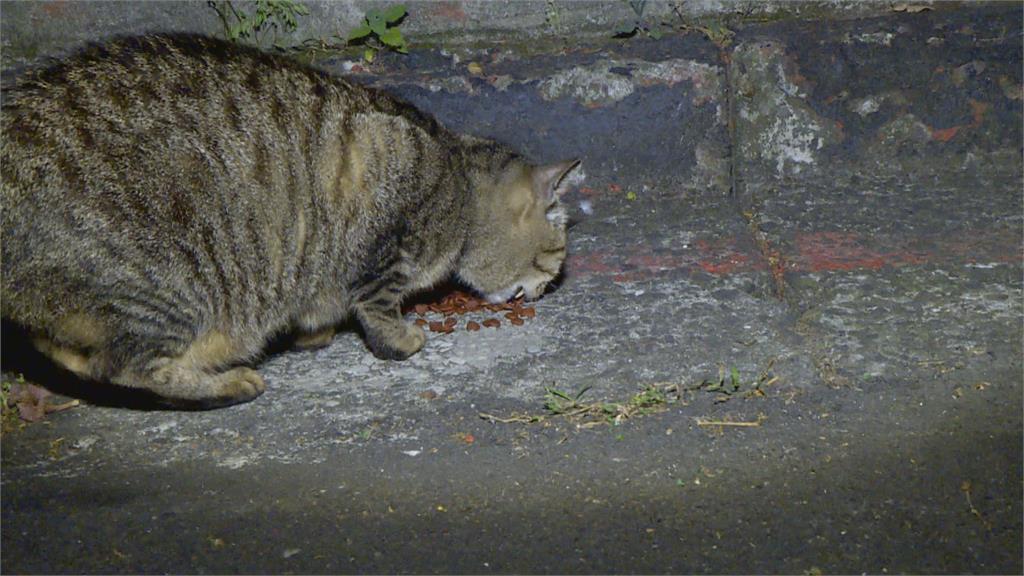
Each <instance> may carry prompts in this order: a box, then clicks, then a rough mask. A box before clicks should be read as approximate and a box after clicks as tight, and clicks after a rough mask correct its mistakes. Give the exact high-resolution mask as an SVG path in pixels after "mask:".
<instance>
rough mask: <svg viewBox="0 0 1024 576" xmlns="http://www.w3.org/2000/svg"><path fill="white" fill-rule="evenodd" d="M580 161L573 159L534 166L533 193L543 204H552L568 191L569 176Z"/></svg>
mask: <svg viewBox="0 0 1024 576" xmlns="http://www.w3.org/2000/svg"><path fill="white" fill-rule="evenodd" d="M580 162H581V161H580V159H579V158H573V159H572V160H566V161H564V162H556V163H554V164H546V165H544V166H534V168H533V193H534V194H535V195H536V196H537V198H538V199H540V200H541V201H542V202H544V203H545V204H553V203H554V202H555V200H557V199H558V198H560V197H561V196H562V194H565V193H566V191H568V190H569V186H568V179H569V175H570V174H572V172H573V171H574V170H576V169H577V168H579V166H580Z"/></svg>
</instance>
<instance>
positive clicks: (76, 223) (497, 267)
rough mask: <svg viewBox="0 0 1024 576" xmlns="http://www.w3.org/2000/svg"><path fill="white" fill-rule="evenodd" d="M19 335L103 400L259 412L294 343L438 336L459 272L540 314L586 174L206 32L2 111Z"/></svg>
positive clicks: (28, 91)
mask: <svg viewBox="0 0 1024 576" xmlns="http://www.w3.org/2000/svg"><path fill="white" fill-rule="evenodd" d="M0 146H2V148H0V176H2V190H0V191H2V208H3V212H2V225H3V229H2V260H0V267H2V270H0V272H2V280H0V281H2V313H3V316H4V318H7V319H9V320H11V321H14V322H15V323H17V324H19V325H21V326H23V327H25V328H26V329H27V330H28V331H29V332H30V334H32V338H33V343H34V345H35V346H36V347H37V348H38V349H39V350H40V351H42V352H43V353H44V354H46V355H47V356H49V357H50V358H51V359H53V360H54V361H55V362H56V363H57V364H59V365H61V366H63V367H64V368H67V369H68V370H70V371H72V372H74V373H75V374H77V375H79V376H80V377H82V378H85V379H89V380H97V381H105V382H111V383H114V384H117V385H121V386H129V387H136V388H142V389H146V390H149V391H151V392H154V393H156V394H157V395H159V396H160V397H162V398H163V399H165V400H166V401H168V402H170V403H172V404H174V405H178V406H186V407H215V406H224V405H229V404H234V403H238V402H245V401H248V400H251V399H253V398H255V397H256V396H258V395H260V394H261V393H262V392H263V391H264V389H265V384H264V382H263V379H262V378H261V377H260V375H259V374H258V373H257V372H256V371H254V370H253V369H251V368H249V367H246V366H244V364H245V363H246V362H247V361H251V360H252V359H254V358H255V357H256V356H257V355H258V354H259V353H260V352H261V350H262V349H263V348H264V347H265V345H266V343H267V341H268V339H269V338H270V337H271V336H273V335H275V334H277V333H280V332H284V331H293V330H294V331H297V332H298V333H299V334H301V336H300V337H299V338H298V343H299V345H300V346H306V347H314V346H322V345H326V344H327V343H329V342H330V340H331V338H332V337H333V335H334V327H335V326H336V325H337V324H338V323H339V322H340V321H342V320H343V319H344V318H346V317H349V316H350V315H354V316H355V318H356V319H357V320H358V322H359V323H360V324H361V326H362V328H363V330H364V333H365V338H366V343H367V345H368V346H369V348H370V350H371V351H372V352H373V353H374V354H375V355H377V356H379V357H381V358H390V359H404V358H407V357H409V356H410V355H412V354H414V353H416V352H417V351H418V350H419V349H420V348H421V347H422V346H423V344H424V340H425V335H424V333H423V331H422V329H420V328H419V327H417V326H414V325H411V324H407V323H405V322H404V321H403V319H402V314H401V311H400V304H401V302H402V299H403V297H405V296H407V295H408V294H410V293H411V292H413V291H416V290H420V289H423V288H426V287H429V286H431V285H433V284H435V283H437V282H439V281H440V280H442V279H444V278H445V277H447V276H450V275H451V274H453V273H454V274H455V275H456V276H457V277H458V278H459V279H461V280H462V281H464V282H465V283H467V284H468V285H470V286H471V287H473V288H474V289H476V290H478V291H479V292H480V293H481V294H483V295H484V296H486V297H487V298H488V299H490V300H492V301H504V300H507V299H509V298H511V297H513V296H517V295H519V294H520V293H524V294H525V296H526V297H527V298H531V299H533V298H538V297H540V295H541V294H542V293H543V292H544V290H545V287H546V286H547V284H548V283H549V282H550V281H551V280H552V279H554V278H555V276H556V275H557V274H558V273H559V269H560V267H561V264H562V261H563V259H564V258H565V244H566V233H565V227H566V212H565V209H564V207H563V206H562V205H561V203H560V202H559V196H560V195H561V194H562V193H563V191H564V189H565V186H566V184H565V181H566V176H567V175H568V174H569V173H570V172H571V171H572V170H573V169H574V168H575V167H576V166H578V164H579V162H578V161H577V160H570V161H566V162H560V163H556V164H552V165H547V166H534V165H531V164H529V163H527V162H526V161H524V160H523V159H522V158H521V157H520V156H518V155H517V154H515V153H514V152H512V151H510V150H509V149H508V148H506V147H504V146H502V145H499V144H497V143H494V142H492V141H488V140H483V139H479V138H474V137H470V136H465V135H459V134H455V133H452V132H450V131H448V130H446V129H445V128H444V127H442V126H441V125H439V124H438V123H437V122H436V121H435V120H434V119H432V118H431V117H429V116H427V115H425V114H423V113H421V112H419V111H418V110H416V109H415V108H413V107H411V106H410V105H408V104H406V103H403V102H401V101H399V100H396V99H394V98H392V97H389V96H387V95H385V94H382V93H380V92H376V91H374V90H371V89H368V88H363V87H359V86H356V85H353V84H351V83H349V82H348V81H346V80H344V79H342V78H337V77H332V76H330V75H328V74H326V73H323V72H321V71H318V70H316V69H314V68H311V67H306V66H303V65H301V64H298V63H296V62H293V61H291V60H289V59H285V58H282V57H276V56H273V55H269V54H266V53H263V52H260V51H259V50H256V49H251V48H246V47H240V46H236V45H234V44H229V43H226V42H223V41H219V40H215V39H211V38H206V37H201V36H196V35H187V34H159V35H150V36H141V37H132V38H125V39H119V40H115V41H112V42H109V43H106V44H102V45H93V46H91V47H88V48H86V49H85V50H84V51H82V52H81V53H79V54H77V55H75V56H73V57H71V58H69V59H67V60H64V61H62V62H58V63H55V64H52V65H50V66H49V67H46V68H43V69H40V70H38V71H36V72H35V73H32V74H30V75H28V76H27V77H26V78H23V79H22V80H21V81H19V82H18V83H17V85H16V86H14V87H13V88H12V89H11V90H9V91H8V92H6V93H4V94H3V103H2V144H0Z"/></svg>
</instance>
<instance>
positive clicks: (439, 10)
mask: <svg viewBox="0 0 1024 576" xmlns="http://www.w3.org/2000/svg"><path fill="white" fill-rule="evenodd" d="M427 5H428V6H430V11H431V12H432V13H433V14H435V15H437V16H440V17H441V18H447V19H448V20H455V21H456V22H464V21H465V20H466V18H467V16H466V11H465V10H463V9H462V3H461V2H437V3H435V4H427Z"/></svg>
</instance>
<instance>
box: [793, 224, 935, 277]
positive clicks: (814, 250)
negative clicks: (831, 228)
mask: <svg viewBox="0 0 1024 576" xmlns="http://www.w3.org/2000/svg"><path fill="white" fill-rule="evenodd" d="M864 244H865V241H864V239H863V238H862V237H861V236H860V235H858V234H854V233H850V232H813V233H808V234H797V235H796V247H797V253H798V255H797V260H796V262H794V264H795V266H794V267H795V268H797V269H800V270H806V271H810V272H835V271H849V270H880V269H882V268H886V267H893V266H903V265H907V264H923V263H925V262H927V261H928V257H927V255H925V254H922V253H920V252H914V251H910V250H904V249H897V250H895V251H890V252H879V251H876V250H872V249H871V248H868V247H867V246H865V245H864Z"/></svg>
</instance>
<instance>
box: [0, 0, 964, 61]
mask: <svg viewBox="0 0 1024 576" xmlns="http://www.w3.org/2000/svg"><path fill="white" fill-rule="evenodd" d="M299 1H300V2H301V3H302V4H304V5H305V6H307V7H308V8H309V11H310V14H309V15H308V16H305V17H302V18H301V19H300V21H299V27H298V29H296V30H295V31H293V32H291V33H290V34H287V35H285V36H283V37H281V38H279V40H280V41H281V42H282V43H283V44H285V45H290V44H295V43H298V42H302V41H303V40H308V39H325V40H330V39H331V38H332V37H334V36H335V35H345V34H346V32H347V31H348V30H350V29H352V28H353V27H355V26H356V25H357V24H358V23H359V22H360V21H361V20H362V17H363V14H364V13H365V12H366V10H367V9H368V8H371V7H375V6H376V7H380V6H385V5H390V4H394V3H395V2H392V1H390V0H389V1H387V2H374V1H369V0H327V1H323V0H305V1H302V0H299ZM235 4H236V5H237V6H238V7H239V8H242V9H244V8H247V7H251V6H252V2H250V1H248V0H236V1H235ZM405 4H406V5H407V6H408V8H409V16H408V17H407V18H406V20H405V21H404V22H403V23H402V25H401V26H402V30H403V31H404V32H405V34H406V36H407V37H409V38H410V40H411V41H412V43H413V44H415V43H416V42H420V43H429V44H433V45H437V44H439V43H441V44H445V45H457V44H466V43H487V44H494V43H508V42H519V43H523V42H530V41H545V40H553V39H555V40H561V41H564V42H567V43H571V42H578V41H580V40H582V39H594V38H608V37H610V36H611V35H612V34H613V33H614V31H615V28H616V27H617V26H618V25H619V24H621V23H623V22H626V21H629V20H631V19H633V18H634V17H635V16H634V14H633V12H632V10H631V9H630V7H629V5H628V4H627V3H626V2H624V1H622V0H595V1H573V0H452V1H430V2H426V1H422V0H419V1H418V0H407V1H406V2H405ZM908 4H911V5H913V6H918V7H920V6H929V7H933V8H935V9H943V8H947V7H951V6H952V5H955V4H958V3H948V2H947V3H933V2H931V1H920V2H911V3H907V2H897V1H881V0H867V1H863V0H861V1H858V0H815V1H810V2H790V1H780V0H769V1H756V0H689V1H685V2H684V1H675V2H669V1H657V0H650V1H649V2H648V3H647V7H646V10H645V14H644V16H645V20H647V21H648V22H651V23H660V22H664V23H665V24H666V25H672V26H677V27H678V26H682V25H698V24H700V23H703V22H708V21H712V20H714V21H720V20H727V21H730V22H733V21H763V20H777V19H787V18H820V17H829V18H846V17H860V16H868V15H877V14H884V13H890V12H892V11H893V10H894V9H895V10H900V9H906V6H907V5H908ZM911 9H914V8H911ZM168 30H181V31H198V32H206V33H218V32H220V31H221V30H222V25H221V22H220V20H219V18H218V16H217V14H216V12H215V11H214V10H213V9H212V8H211V7H210V6H208V4H207V3H206V2H203V1H198V0H188V1H186V0H158V1H145V2H142V1H137V0H136V1H125V2H112V1H106V0H101V1H95V2H93V1H90V2H86V1H83V0H77V1H75V0H70V1H69V0H49V1H30V2H10V1H6V2H2V3H0V47H2V51H0V57H2V62H0V63H2V65H3V67H4V68H7V67H10V66H15V65H20V64H24V63H26V62H29V61H31V60H33V59H34V58H37V57H39V56H42V55H55V54H60V53H61V52H63V51H65V50H67V49H69V48H73V47H75V46H77V45H80V44H82V43H84V42H87V41H90V40H96V39H100V38H105V37H109V36H113V35H118V34H133V33H140V32H147V31H168Z"/></svg>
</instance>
